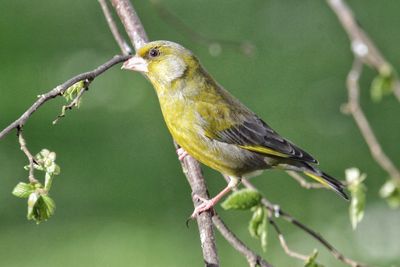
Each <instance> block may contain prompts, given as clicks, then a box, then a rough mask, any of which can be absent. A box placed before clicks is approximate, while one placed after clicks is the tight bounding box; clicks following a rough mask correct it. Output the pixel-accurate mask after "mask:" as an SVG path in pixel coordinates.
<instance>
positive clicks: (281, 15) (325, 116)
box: [0, 0, 400, 267]
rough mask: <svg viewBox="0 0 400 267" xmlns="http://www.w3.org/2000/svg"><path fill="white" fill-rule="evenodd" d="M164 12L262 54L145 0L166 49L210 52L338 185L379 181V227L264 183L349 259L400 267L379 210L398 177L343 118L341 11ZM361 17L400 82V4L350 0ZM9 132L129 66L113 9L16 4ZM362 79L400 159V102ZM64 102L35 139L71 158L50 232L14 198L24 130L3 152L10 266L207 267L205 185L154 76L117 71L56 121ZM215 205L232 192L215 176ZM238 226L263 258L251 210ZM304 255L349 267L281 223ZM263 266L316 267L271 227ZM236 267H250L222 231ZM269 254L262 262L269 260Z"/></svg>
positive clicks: (5, 94)
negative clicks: (193, 179)
mask: <svg viewBox="0 0 400 267" xmlns="http://www.w3.org/2000/svg"><path fill="white" fill-rule="evenodd" d="M161 3H163V5H164V6H165V7H166V8H167V9H168V10H170V11H171V12H172V13H173V14H175V15H176V16H178V17H179V18H180V19H181V20H182V21H184V22H185V23H186V24H187V25H188V26H189V27H190V28H191V29H193V30H194V31H195V32H198V33H200V34H202V35H204V36H206V37H208V38H211V39H224V40H232V41H236V42H242V41H248V42H250V43H251V44H253V45H254V47H255V50H254V54H253V56H247V55H245V54H243V53H241V52H240V51H238V50H237V49H236V48H234V47H232V46H226V45H224V44H222V51H221V53H220V54H219V55H218V56H213V55H211V54H210V52H209V48H208V46H207V45H205V44H202V43H199V42H194V41H193V40H192V38H189V36H188V35H185V34H184V33H182V31H180V30H178V29H177V28H176V27H172V26H171V25H170V24H168V23H166V21H165V20H164V19H162V18H161V17H160V15H159V14H158V13H157V12H156V10H155V9H154V7H153V6H152V5H151V3H150V2H148V1H133V4H134V5H135V7H136V9H137V12H138V13H139V15H140V17H141V19H142V22H143V24H144V26H145V28H146V31H147V33H148V35H149V37H150V39H152V40H156V39H167V40H172V41H176V42H179V43H181V44H183V45H184V46H186V47H188V48H190V49H191V50H192V51H194V52H195V53H196V54H197V55H198V57H199V58H200V59H201V61H202V63H203V65H204V66H205V67H206V68H207V69H208V70H209V72H210V73H211V74H212V75H213V76H214V77H215V78H216V79H217V80H218V81H219V83H221V84H222V85H223V86H225V87H226V88H227V89H228V90H230V91H231V92H232V93H233V94H234V95H235V96H237V97H238V98H239V99H241V101H242V102H244V103H245V104H246V105H248V106H249V107H251V108H252V109H253V110H254V111H255V112H256V113H258V114H259V115H260V116H261V117H262V118H264V119H265V120H266V121H267V122H269V124H270V125H271V126H272V127H274V128H275V129H276V130H278V132H279V133H281V134H282V135H284V136H287V137H288V138H289V139H291V140H292V141H293V142H295V143H297V144H299V145H300V146H301V147H303V148H304V149H306V150H307V151H309V152H310V153H311V154H313V155H314V156H316V157H317V158H318V159H319V160H320V162H321V167H322V168H323V169H324V170H325V171H327V172H328V173H330V174H332V175H334V176H336V177H343V176H344V170H345V169H346V168H349V167H353V166H355V167H358V168H360V169H361V170H362V171H363V172H366V173H367V174H368V178H367V181H366V184H367V186H368V192H367V195H368V196H367V197H368V204H367V209H366V215H365V218H364V220H363V221H362V223H361V224H360V225H359V227H358V228H357V230H356V231H352V230H351V225H350V222H349V218H348V203H346V202H344V201H343V200H342V199H340V198H339V197H338V196H337V195H335V194H334V193H332V192H328V191H325V190H313V191H310V190H306V189H303V188H301V187H300V186H299V185H298V184H297V183H296V182H295V181H294V180H292V179H291V178H290V177H288V176H287V175H286V174H284V173H280V172H273V171H271V172H265V173H264V174H263V175H262V176H260V177H258V178H255V179H254V183H255V184H256V185H257V186H258V187H259V188H260V189H261V190H262V191H263V193H264V194H265V195H266V196H267V197H268V198H269V199H270V200H271V201H273V202H275V203H279V204H280V205H281V207H282V208H283V209H284V210H286V211H287V212H289V213H291V214H293V215H294V216H295V217H297V218H299V219H300V220H301V221H303V222H305V223H306V224H307V225H309V226H310V227H312V228H313V229H315V230H317V231H318V232H320V233H321V234H323V235H324V236H325V237H326V238H327V239H328V240H330V241H331V242H332V244H334V245H335V246H336V247H337V248H338V249H339V250H340V251H342V252H343V253H344V254H345V255H347V256H349V257H352V258H354V259H356V260H359V261H363V262H366V263H370V264H371V265H378V266H400V259H399V258H400V228H399V225H400V213H399V211H398V210H391V209H390V208H388V206H387V205H386V204H385V203H384V201H383V200H381V199H380V198H379V197H378V191H379V188H380V186H381V185H382V184H383V183H384V181H385V180H386V178H387V175H386V173H384V172H383V171H382V170H381V169H380V168H379V167H378V166H377V165H376V164H375V162H374V161H373V160H372V159H371V156H370V154H369V151H368V148H367V146H366V145H365V143H364V141H363V140H362V139H361V136H360V133H359V131H358V129H357V128H356V127H355V125H354V122H353V121H352V119H351V118H350V117H348V116H345V115H343V114H341V112H340V111H339V108H340V106H341V105H342V104H343V103H345V101H346V89H345V79H346V74H347V72H348V70H349V68H350V67H351V62H352V55H351V52H350V50H349V41H348V39H347V36H346V35H345V33H344V31H343V29H342V28H341V26H340V25H339V23H338V21H337V19H336V17H335V16H334V14H333V13H332V12H331V10H330V9H329V8H328V7H327V5H326V3H325V1H318V0H304V1H295V0H285V1H278V0H251V1H240V0H229V1H228V0H224V1H217V2H216V1H212V0H204V1H179V0H168V1H167V0H165V1H162V2H161ZM350 5H351V6H352V8H353V10H354V11H355V13H356V14H357V18H358V20H359V21H360V22H361V24H362V25H363V26H364V28H365V29H366V30H367V32H368V33H369V34H370V36H371V37H372V38H373V39H374V40H375V41H376V43H377V45H378V47H379V48H381V50H382V52H383V54H384V55H385V56H386V57H387V58H388V59H389V60H390V61H391V63H392V64H393V65H394V66H395V67H396V68H397V69H400V61H399V58H400V50H399V49H398V47H399V45H398V44H399V42H400V35H399V26H400V17H399V15H398V12H399V8H400V2H399V1H364V0H357V1H356V0H354V1H350ZM0 7H1V8H0V47H1V49H0V59H1V64H0V127H1V128H4V127H5V126H7V125H8V124H9V123H10V122H12V121H13V120H14V119H16V118H17V117H18V116H19V115H20V114H22V112H23V111H24V110H25V109H26V108H27V107H28V106H29V105H30V104H31V103H32V102H33V101H34V100H35V99H36V96H37V95H38V94H41V93H44V92H46V91H48V90H50V89H51V88H53V87H54V86H56V85H57V84H59V83H61V82H63V81H65V80H67V79H68V78H70V77H72V76H74V75H76V74H78V73H80V72H84V71H87V70H91V69H93V68H94V67H96V66H97V65H99V64H101V63H103V62H105V61H106V60H108V59H109V58H111V57H112V56H113V55H114V54H117V53H119V49H118V47H117V45H116V44H115V42H114V40H113V38H112V36H111V33H110V31H109V29H108V26H107V24H106V23H105V20H104V17H103V15H102V12H101V9H100V7H99V5H98V3H97V1H88V0H86V1H50V0H42V1H34V2H32V1H26V0H20V1H12V0H2V1H1V4H0ZM374 75H375V73H374V72H373V71H371V70H369V69H367V70H366V71H365V73H364V75H363V78H362V87H363V88H362V99H361V100H362V105H363V107H364V108H365V111H366V114H367V115H368V117H369V118H370V120H371V123H372V125H373V128H374V129H375V130H376V133H377V136H378V138H379V139H380V141H381V142H382V145H383V147H384V149H385V151H386V152H387V154H388V155H389V156H390V157H392V158H393V160H394V162H395V163H399V162H400V153H399V150H398V148H399V145H398V140H399V139H398V138H399V133H400V124H399V121H398V114H399V113H400V105H399V103H398V102H397V101H396V100H395V99H394V97H392V96H390V97H387V98H385V99H384V100H383V102H381V103H378V104H375V103H372V102H371V100H370V97H369V86H370V83H371V80H372V78H373V77H374ZM63 104H64V100H63V99H62V98H59V99H55V100H53V101H51V102H49V103H47V104H46V105H45V106H44V107H42V108H41V109H40V110H39V111H38V112H37V113H35V115H34V116H33V117H32V118H31V119H30V120H29V122H28V123H27V125H26V127H25V137H26V139H27V142H28V145H29V148H30V149H31V151H32V152H34V153H37V152H38V151H39V150H40V149H42V148H48V149H50V150H52V151H56V152H57V155H58V158H57V162H58V164H59V165H60V166H61V170H62V172H61V175H59V176H57V177H56V178H55V181H54V184H53V189H52V192H51V195H52V197H53V198H54V199H55V201H56V204H57V211H56V214H55V215H54V217H53V218H51V219H50V220H49V221H48V222H45V223H42V224H40V225H36V224H35V223H34V222H32V221H27V220H26V218H25V216H26V201H25V200H21V199H18V198H16V197H14V196H12V195H11V191H12V189H13V187H14V186H15V185H16V184H17V183H18V182H19V181H26V180H27V172H26V171H25V170H24V169H23V166H24V165H25V164H27V161H26V158H25V156H24V155H23V153H22V152H21V151H20V150H19V147H18V143H17V140H16V135H15V133H14V132H13V133H12V134H9V135H8V136H7V137H6V138H4V139H3V140H0V218H1V220H0V265H1V266H8V267H12V266H18V267H19V266H41V267H44V266H75V267H79V266H202V264H203V263H202V258H201V251H200V248H199V236H198V231H197V227H196V225H195V223H193V224H192V225H191V227H190V228H189V229H187V228H186V226H185V220H186V218H187V216H188V215H189V214H190V213H191V212H192V202H191V199H190V188H189V186H188V184H187V182H186V180H185V178H184V176H183V174H182V172H181V170H180V165H179V162H178V160H177V158H176V154H175V151H174V148H173V145H172V142H171V137H170V135H169V133H168V132H167V129H166V127H165V125H164V122H163V119H162V116H161V113H160V110H159V106H158V103H157V98H156V96H155V93H154V92H153V89H152V87H151V86H150V84H149V83H148V82H147V81H146V80H145V79H144V78H143V77H142V76H140V75H138V74H133V73H129V72H126V71H121V70H120V69H119V67H118V66H117V67H115V68H113V69H112V70H110V71H108V72H107V73H106V74H104V75H103V76H101V77H99V78H98V79H96V80H95V81H94V82H93V84H92V85H91V87H90V90H89V92H88V93H87V94H85V95H84V99H83V102H82V106H81V108H80V109H79V110H73V111H70V112H68V114H67V116H66V118H64V119H62V120H61V121H60V122H59V123H58V124H57V125H56V126H52V124H51V122H52V121H53V119H54V118H55V117H56V116H57V115H58V114H59V112H60V109H61V106H62V105H63ZM204 171H205V175H206V179H207V183H208V186H209V190H210V192H211V194H212V195H214V194H215V193H217V192H218V191H219V190H220V189H221V188H222V187H223V186H224V185H225V182H224V180H223V179H222V178H221V177H220V175H219V174H218V173H216V172H214V171H212V170H209V169H207V168H204ZM217 210H218V211H220V215H221V216H222V217H223V218H224V219H225V220H226V222H227V223H228V224H229V226H230V227H231V228H232V229H233V230H234V231H235V232H236V233H237V234H238V235H239V237H241V238H242V239H243V240H245V241H246V242H247V243H248V244H249V245H250V246H251V247H252V248H255V249H256V250H257V251H260V246H259V243H258V241H257V240H253V239H251V238H250V237H249V234H248V232H247V222H248V220H249V218H250V213H248V212H235V211H232V212H225V211H222V209H221V208H220V207H217ZM277 221H278V223H279V225H280V226H281V228H282V229H283V231H284V233H285V236H286V238H287V241H288V242H289V245H290V247H291V248H293V249H295V250H298V251H300V252H303V253H305V254H309V253H311V252H312V249H313V248H318V249H320V256H319V259H320V261H321V262H322V263H324V264H325V265H326V266H344V265H343V264H341V263H339V262H338V261H336V260H335V259H334V258H333V257H332V256H331V255H330V254H329V253H327V252H326V251H325V250H324V249H323V248H321V246H320V245H319V244H318V243H316V242H315V241H314V240H312V239H311V238H310V237H308V236H307V235H305V234H304V233H303V232H301V231H299V230H298V229H296V228H294V227H293V226H292V225H289V224H287V223H286V222H284V221H281V220H279V219H278V220H277ZM270 230H271V231H270V236H269V245H268V251H267V252H266V253H264V254H263V256H264V257H265V258H266V259H268V260H269V261H270V262H272V263H274V264H275V266H302V263H301V262H299V261H297V260H293V259H291V258H289V257H288V256H287V255H286V254H285V253H284V252H283V251H282V249H281V247H280V245H279V242H278V240H277V236H276V234H275V233H274V232H273V231H272V229H270ZM217 238H218V240H217V242H218V249H219V254H220V258H221V264H222V266H247V263H246V261H245V259H244V258H242V257H241V256H240V255H238V253H237V252H236V251H234V250H233V249H232V248H231V247H230V246H229V245H228V244H227V243H226V242H225V240H223V239H222V238H221V237H220V236H219V234H217ZM260 253H262V252H261V251H260Z"/></svg>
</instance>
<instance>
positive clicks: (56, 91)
mask: <svg viewBox="0 0 400 267" xmlns="http://www.w3.org/2000/svg"><path fill="white" fill-rule="evenodd" d="M128 58H129V56H120V55H118V56H114V57H113V58H112V59H110V60H109V61H107V62H106V63H104V64H102V65H100V66H98V67H97V68H96V69H94V70H92V71H88V72H85V73H81V74H78V75H76V76H75V77H73V78H71V79H69V80H68V81H66V82H64V83H62V84H60V85H58V86H57V87H55V88H53V89H52V90H50V91H49V92H47V93H45V94H42V95H40V96H39V99H38V100H36V102H35V103H33V105H32V106H31V107H30V108H28V109H27V110H26V111H25V112H24V114H22V115H21V116H20V117H19V118H18V119H17V120H16V121H14V122H13V123H11V124H10V125H8V126H7V127H6V128H5V129H3V130H2V131H1V132H0V139H1V138H3V137H4V136H6V135H7V134H8V133H9V132H10V131H12V130H13V129H16V128H18V127H19V128H22V127H23V126H24V124H25V123H26V121H27V120H28V119H29V118H30V117H31V116H32V114H33V113H34V112H35V111H36V110H37V109H38V108H39V107H40V106H41V105H43V104H44V103H46V102H47V101H49V100H50V99H52V98H55V97H56V96H59V95H61V94H63V93H64V92H65V91H66V90H67V89H68V88H69V87H70V86H71V85H74V84H75V83H77V82H79V81H82V80H86V79H88V80H89V81H93V80H94V79H95V78H96V77H97V76H99V75H100V74H102V73H103V72H105V71H106V70H108V69H109V68H111V67H112V66H114V65H116V64H118V63H120V62H123V61H126V60H127V59H128Z"/></svg>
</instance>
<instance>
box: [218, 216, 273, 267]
mask: <svg viewBox="0 0 400 267" xmlns="http://www.w3.org/2000/svg"><path fill="white" fill-rule="evenodd" d="M212 220H213V223H214V225H215V227H216V228H217V230H218V231H219V232H220V233H221V235H222V236H223V237H224V238H225V239H226V241H228V242H229V244H231V246H232V247H233V248H234V249H236V250H237V251H238V252H239V253H241V254H242V255H243V256H244V257H246V259H247V261H248V262H249V265H250V266H251V267H253V266H254V267H255V266H261V267H272V265H271V264H269V263H268V262H267V261H265V260H264V259H263V258H262V257H261V256H260V255H258V254H256V253H255V252H254V251H252V250H251V249H249V248H248V247H247V246H246V245H245V244H244V243H243V242H242V241H241V240H240V239H239V238H238V237H237V236H236V235H235V234H234V233H233V232H232V231H231V230H230V229H229V228H228V227H227V226H226V224H225V223H224V222H223V221H222V219H221V218H220V217H219V216H218V214H216V213H214V216H213V217H212Z"/></svg>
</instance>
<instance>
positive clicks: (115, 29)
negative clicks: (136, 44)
mask: <svg viewBox="0 0 400 267" xmlns="http://www.w3.org/2000/svg"><path fill="white" fill-rule="evenodd" d="M98 1H99V4H100V6H101V9H102V10H103V13H104V17H105V18H106V21H107V24H108V26H109V27H110V30H111V33H112V35H113V36H114V39H115V41H116V42H117V44H118V46H119V48H120V49H121V51H122V54H123V55H130V54H132V49H131V47H130V46H129V44H128V43H127V42H126V41H125V39H124V38H123V37H122V35H121V33H120V32H119V30H118V27H117V24H116V23H115V21H114V19H113V17H112V14H111V12H110V9H109V8H108V5H107V1H106V0H98Z"/></svg>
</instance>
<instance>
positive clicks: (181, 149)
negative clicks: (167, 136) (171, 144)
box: [176, 147, 189, 161]
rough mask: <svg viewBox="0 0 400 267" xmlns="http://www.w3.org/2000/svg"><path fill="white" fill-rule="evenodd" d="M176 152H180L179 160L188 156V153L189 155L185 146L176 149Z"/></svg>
mask: <svg viewBox="0 0 400 267" xmlns="http://www.w3.org/2000/svg"><path fill="white" fill-rule="evenodd" d="M176 154H178V159H179V161H183V159H184V158H185V157H186V156H187V155H189V154H188V153H187V152H186V151H185V150H184V149H183V148H181V147H180V148H178V149H177V150H176Z"/></svg>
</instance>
